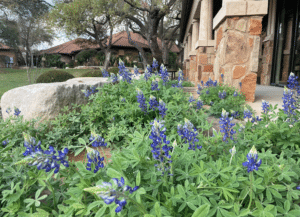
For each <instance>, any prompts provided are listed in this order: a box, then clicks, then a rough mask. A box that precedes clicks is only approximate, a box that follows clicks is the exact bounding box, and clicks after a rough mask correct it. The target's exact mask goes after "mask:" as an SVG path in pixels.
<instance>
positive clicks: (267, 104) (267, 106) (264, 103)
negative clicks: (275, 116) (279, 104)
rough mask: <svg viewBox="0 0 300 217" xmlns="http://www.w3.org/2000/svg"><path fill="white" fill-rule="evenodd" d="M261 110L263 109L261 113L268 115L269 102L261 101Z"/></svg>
mask: <svg viewBox="0 0 300 217" xmlns="http://www.w3.org/2000/svg"><path fill="white" fill-rule="evenodd" d="M261 107H262V109H263V113H265V114H266V113H268V111H269V107H270V105H269V102H266V101H265V100H262V106H261Z"/></svg>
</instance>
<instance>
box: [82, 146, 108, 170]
mask: <svg viewBox="0 0 300 217" xmlns="http://www.w3.org/2000/svg"><path fill="white" fill-rule="evenodd" d="M86 150H87V159H88V163H87V165H86V169H87V170H89V171H91V166H92V163H94V164H95V169H94V173H96V172H98V170H99V168H103V167H104V164H103V161H104V157H101V156H100V153H99V151H97V150H94V149H92V148H89V147H87V148H86Z"/></svg>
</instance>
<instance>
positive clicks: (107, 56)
mask: <svg viewBox="0 0 300 217" xmlns="http://www.w3.org/2000/svg"><path fill="white" fill-rule="evenodd" d="M104 53H105V61H104V69H105V70H106V71H107V70H108V65H109V60H110V56H111V50H108V49H105V52H104Z"/></svg>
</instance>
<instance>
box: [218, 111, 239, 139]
mask: <svg viewBox="0 0 300 217" xmlns="http://www.w3.org/2000/svg"><path fill="white" fill-rule="evenodd" d="M232 119H233V117H231V118H229V117H228V112H226V111H225V109H222V114H221V118H220V121H219V123H220V125H221V126H220V128H221V130H220V132H221V133H224V136H223V142H224V141H226V143H228V140H227V138H229V137H230V139H231V140H233V137H232V135H233V134H235V133H236V131H235V130H233V129H231V128H232V127H233V126H234V125H235V124H232V123H230V122H231V121H232Z"/></svg>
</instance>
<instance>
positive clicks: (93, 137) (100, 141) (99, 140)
mask: <svg viewBox="0 0 300 217" xmlns="http://www.w3.org/2000/svg"><path fill="white" fill-rule="evenodd" d="M94 140H95V141H94ZM89 141H90V142H91V141H93V143H92V146H93V147H99V146H104V147H105V146H107V143H105V141H104V138H102V137H101V136H100V135H98V134H96V132H95V131H94V130H91V136H90V138H89Z"/></svg>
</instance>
